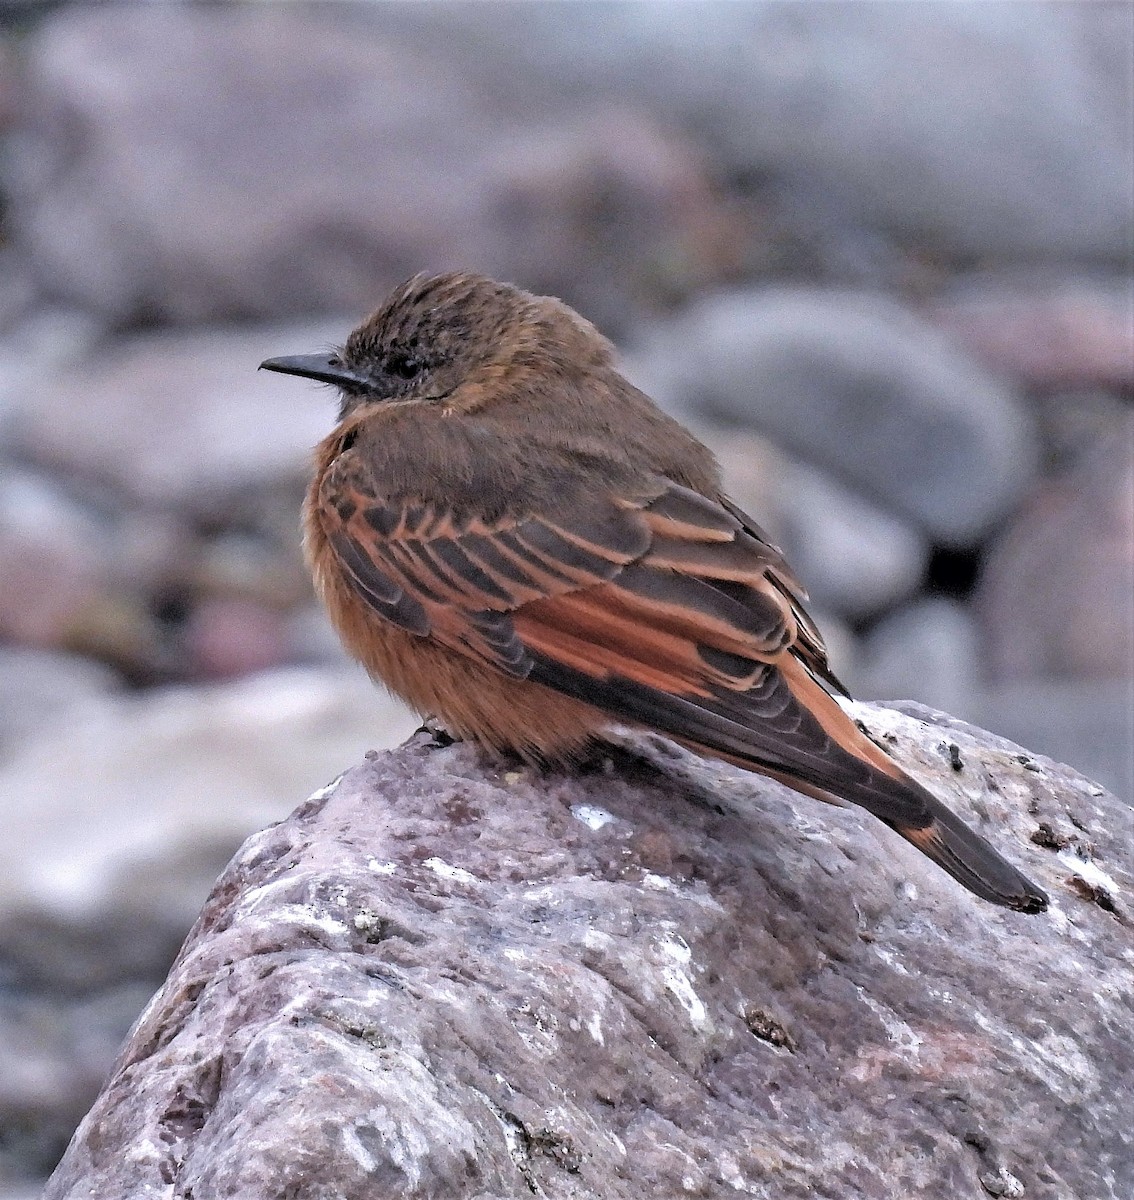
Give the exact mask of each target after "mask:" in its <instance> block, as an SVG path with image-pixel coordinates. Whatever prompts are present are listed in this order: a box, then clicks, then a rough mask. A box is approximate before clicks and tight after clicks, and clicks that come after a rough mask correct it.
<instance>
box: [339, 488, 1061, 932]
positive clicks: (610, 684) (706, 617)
mask: <svg viewBox="0 0 1134 1200" xmlns="http://www.w3.org/2000/svg"><path fill="white" fill-rule="evenodd" d="M336 479H337V482H336ZM365 479H366V476H365V475H360V474H359V473H357V472H355V473H348V474H343V475H339V476H336V474H335V472H332V473H331V474H330V476H328V479H327V482H326V483H325V484H324V488H323V492H322V494H321V496H320V510H319V511H320V520H321V521H322V524H323V528H324V530H325V532H326V534H327V536H328V539H329V541H330V544H331V545H332V547H333V548H334V551H335V553H336V554H337V555H338V557H339V560H340V562H341V563H342V565H343V567H344V569H345V571H346V572H347V575H348V577H349V578H350V580H351V581H352V583H353V585H354V587H355V589H356V590H357V592H358V594H359V595H360V596H361V597H362V598H363V599H364V600H365V601H366V602H367V603H368V604H369V605H370V606H371V607H372V608H373V609H374V611H375V612H376V613H378V614H379V615H380V616H383V617H385V618H386V619H388V620H391V621H393V622H395V623H396V624H399V625H401V626H402V627H403V628H406V629H409V630H411V631H412V632H413V633H415V634H419V635H421V636H428V637H431V638H433V639H435V640H436V641H438V642H441V643H443V644H444V645H446V646H448V647H450V648H451V649H453V650H455V651H457V652H459V653H461V654H465V655H468V656H470V657H472V658H474V659H477V660H479V661H481V662H484V663H487V664H489V665H491V666H492V667H494V668H495V669H497V670H500V671H503V672H505V673H506V674H509V675H512V676H514V677H516V678H526V679H530V680H532V681H534V682H537V683H540V684H543V685H545V686H547V687H549V688H552V689H554V690H555V691H558V692H560V693H562V694H565V695H568V696H572V697H574V698H575V699H578V700H582V701H584V702H586V703H588V704H591V705H594V706H595V707H597V708H599V709H601V710H602V711H604V712H606V713H608V714H609V715H610V716H611V717H612V718H613V719H615V720H624V721H629V722H632V723H635V724H639V725H645V726H647V727H650V728H653V729H656V730H658V731H659V732H662V733H665V734H667V735H669V736H670V737H672V738H675V739H676V740H678V741H680V742H682V743H684V744H686V745H688V746H691V747H693V748H695V749H698V750H701V751H706V752H708V753H711V754H715V755H717V756H719V757H722V758H725V759H727V760H729V761H731V762H734V763H737V764H738V765H741V766H744V767H748V768H750V769H756V770H760V771H764V772H766V773H769V774H772V775H774V776H775V777H777V778H780V779H782V780H783V781H784V782H786V783H789V784H790V785H791V786H793V787H796V788H797V789H799V790H801V791H805V792H808V793H810V794H812V795H816V796H819V797H820V798H823V799H837V798H845V799H848V800H852V801H854V802H855V803H857V804H860V805H862V806H863V807H864V808H866V809H867V810H868V811H870V812H872V813H873V814H874V815H875V816H877V817H879V818H880V819H881V820H883V821H885V822H886V823H887V824H889V825H891V826H892V827H893V828H895V829H896V830H897V831H898V832H899V833H901V834H902V835H903V836H904V837H906V838H907V839H908V840H910V841H912V842H913V843H914V844H915V845H917V846H918V848H919V849H921V850H922V851H923V852H925V853H926V854H928V855H929V856H930V857H931V858H933V859H934V860H935V861H937V862H938V863H939V864H940V865H941V866H943V867H944V868H945V869H946V870H948V871H949V872H950V873H951V874H953V875H954V876H955V877H956V878H957V879H959V880H960V881H961V882H962V883H964V884H965V885H966V886H967V887H969V888H970V889H971V890H973V891H975V892H977V894H979V895H983V896H984V897H985V898H986V899H990V900H993V901H995V902H997V903H1001V904H1008V905H1010V906H1012V907H1017V908H1031V909H1034V908H1036V907H1042V903H1043V893H1042V892H1038V890H1037V889H1035V887H1034V885H1032V884H1030V883H1029V882H1028V881H1027V880H1026V879H1025V878H1024V877H1023V876H1021V875H1020V874H1019V872H1017V871H1016V870H1015V868H1013V867H1012V866H1011V865H1010V864H1008V863H1006V862H1005V861H1004V860H1003V859H1002V858H1000V856H999V855H997V854H996V852H995V851H994V850H992V848H991V847H990V846H989V845H988V844H987V843H986V842H985V841H984V840H983V839H982V838H980V837H978V836H977V835H976V834H973V833H972V832H971V831H970V830H969V829H968V828H967V827H966V826H965V825H964V824H963V823H962V822H960V821H959V820H958V819H957V818H956V817H955V816H954V815H953V814H952V813H950V812H949V810H948V809H946V808H945V807H944V806H943V805H942V804H940V802H939V801H937V800H936V799H935V798H934V797H933V796H932V795H931V794H930V793H929V792H927V791H926V790H925V789H924V788H922V787H921V786H920V785H919V784H917V783H916V782H914V781H913V780H912V779H910V778H909V777H908V776H907V775H905V774H904V772H902V771H901V769H900V768H899V767H898V766H897V764H896V763H894V761H893V760H892V759H890V758H889V756H888V755H886V754H885V753H884V752H883V751H882V750H881V749H879V747H877V746H876V745H875V744H874V743H873V742H872V741H870V740H869V738H867V737H866V736H864V735H863V734H862V733H861V732H860V731H859V730H858V728H857V727H856V726H855V724H854V722H853V721H851V720H850V718H848V717H847V715H846V714H845V713H844V712H843V710H842V709H841V708H840V707H839V706H838V704H837V703H836V702H835V701H834V700H833V699H832V697H831V696H830V694H829V693H828V692H827V691H826V690H825V689H824V687H822V686H821V685H820V683H819V682H818V679H820V678H821V679H825V680H828V681H829V682H831V683H833V684H834V685H835V686H838V684H837V681H836V680H834V677H833V676H832V675H831V673H830V670H829V668H828V667H827V662H826V654H825V651H824V648H823V643H822V639H821V638H820V637H819V634H818V632H817V631H816V630H815V627H814V626H813V625H812V624H811V621H810V619H809V618H808V617H807V616H806V614H805V613H804V611H803V608H802V603H801V598H800V589H799V588H798V584H796V583H795V581H794V579H793V578H792V576H791V574H790V572H789V571H788V569H787V567H786V566H785V564H784V563H783V559H782V556H781V555H780V553H779V551H778V550H776V548H775V547H774V546H772V545H771V544H770V543H769V542H768V540H767V539H766V538H765V537H764V536H763V534H762V533H761V531H760V530H759V527H758V526H756V525H755V524H754V523H753V522H751V521H750V520H749V519H748V518H746V517H745V516H744V514H743V513H741V512H739V510H737V509H736V508H735V507H733V506H732V505H729V504H728V503H727V502H721V503H718V502H716V501H713V500H710V499H707V498H705V497H703V496H701V495H700V494H698V493H696V492H693V491H690V490H689V489H687V488H684V487H681V486H679V485H677V484H676V483H673V482H672V481H670V480H667V479H661V478H658V479H656V480H654V481H652V482H651V483H650V484H649V485H647V486H644V487H643V488H642V489H640V490H639V491H638V492H637V493H634V494H628V493H627V494H617V493H615V492H608V493H605V494H594V493H593V492H585V491H584V490H582V488H581V487H580V490H579V492H578V494H577V495H572V496H570V497H564V499H565V501H567V502H565V503H563V504H561V505H559V507H558V511H557V515H556V516H555V517H552V516H547V515H540V514H538V513H528V514H526V515H521V516H514V517H509V518H504V519H500V520H497V521H484V520H481V519H478V518H476V517H469V516H467V515H459V514H456V513H453V512H451V511H449V510H447V509H445V508H443V507H439V506H437V505H435V504H425V503H405V502H392V501H390V500H389V499H386V498H383V497H382V496H380V495H379V494H377V490H376V489H374V488H372V487H368V486H367V485H366V483H365V482H360V480H362V481H365ZM563 514H570V515H569V516H565V515H563ZM817 677H818V678H817Z"/></svg>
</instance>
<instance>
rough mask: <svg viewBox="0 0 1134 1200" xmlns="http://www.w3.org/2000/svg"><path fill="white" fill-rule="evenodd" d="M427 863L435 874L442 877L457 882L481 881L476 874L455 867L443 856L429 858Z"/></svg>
mask: <svg viewBox="0 0 1134 1200" xmlns="http://www.w3.org/2000/svg"><path fill="white" fill-rule="evenodd" d="M425 865H426V866H427V867H428V868H429V869H430V870H431V871H432V872H433V873H434V874H435V875H440V876H441V878H442V879H452V880H453V881H454V882H455V883H479V882H480V880H479V879H477V877H476V876H475V875H473V874H472V873H471V872H469V871H466V870H464V869H463V868H461V867H454V866H452V865H450V864H449V863H447V862H446V861H445V860H444V859H443V858H437V857H433V858H427V859H426V860H425Z"/></svg>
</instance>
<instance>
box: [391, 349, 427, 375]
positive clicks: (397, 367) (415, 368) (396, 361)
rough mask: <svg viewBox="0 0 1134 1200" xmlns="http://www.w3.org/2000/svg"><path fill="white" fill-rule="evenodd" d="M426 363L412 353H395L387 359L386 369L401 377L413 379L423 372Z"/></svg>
mask: <svg viewBox="0 0 1134 1200" xmlns="http://www.w3.org/2000/svg"><path fill="white" fill-rule="evenodd" d="M424 366H425V364H424V363H423V362H422V361H421V359H419V358H414V357H413V355H411V354H394V355H391V356H390V358H389V359H387V361H386V370H387V371H389V373H390V374H391V375H396V376H397V377H398V378H399V379H413V378H415V377H416V376H418V375H420V374H421V371H422V368H423V367H424Z"/></svg>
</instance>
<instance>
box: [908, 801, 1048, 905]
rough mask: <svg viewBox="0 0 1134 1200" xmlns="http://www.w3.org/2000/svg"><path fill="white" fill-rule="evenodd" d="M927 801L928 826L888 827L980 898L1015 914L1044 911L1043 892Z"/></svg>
mask: <svg viewBox="0 0 1134 1200" xmlns="http://www.w3.org/2000/svg"><path fill="white" fill-rule="evenodd" d="M930 799H931V801H932V802H931V804H930V811H931V813H932V819H931V820H930V823H929V824H928V825H925V826H923V827H921V828H914V827H912V826H909V825H906V826H902V825H898V824H892V826H891V827H892V828H893V829H894V830H895V831H896V832H898V833H900V834H901V835H902V837H904V838H905V839H906V841H907V842H910V843H912V844H913V845H914V846H916V847H917V848H918V849H919V850H920V851H921V852H922V854H925V855H927V856H928V857H929V858H931V859H933V861H934V862H935V863H936V864H937V865H938V866H939V867H941V868H942V870H945V871H948V872H949V874H950V875H952V876H953V878H954V879H955V880H956V881H957V882H958V883H960V884H963V885H964V886H965V887H967V888H968V889H969V891H970V892H973V893H975V894H976V895H977V896H980V897H982V899H985V900H990V901H991V902H992V903H993V904H1002V905H1004V907H1005V908H1014V909H1016V911H1017V912H1026V913H1038V912H1043V911H1044V909H1045V908H1047V893H1046V892H1044V891H1043V890H1042V889H1041V888H1038V887H1036V885H1035V884H1034V883H1032V881H1031V880H1030V879H1028V878H1027V876H1025V875H1024V874H1023V873H1022V872H1020V871H1018V870H1016V868H1015V867H1014V866H1012V864H1011V863H1010V862H1007V861H1006V860H1005V859H1003V858H1001V857H1000V855H999V854H998V853H997V852H996V851H995V850H994V849H993V848H992V847H991V846H990V845H989V844H988V842H986V841H985V840H984V838H982V837H981V836H980V835H979V834H978V833H974V832H973V830H971V829H970V828H969V827H968V826H967V825H966V824H965V823H964V821H962V820H961V819H960V817H958V816H957V815H956V814H955V813H953V812H951V811H950V810H949V809H947V808H946V807H945V805H944V804H941V803H939V802H938V801H936V800H933V799H932V797H931V798H930ZM887 823H888V824H889V822H887Z"/></svg>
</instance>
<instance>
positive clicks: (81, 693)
mask: <svg viewBox="0 0 1134 1200" xmlns="http://www.w3.org/2000/svg"><path fill="white" fill-rule="evenodd" d="M119 682H120V681H119V679H118V676H117V675H116V674H115V673H114V672H113V671H111V670H110V669H109V668H108V667H104V666H102V665H101V664H100V663H96V662H92V661H91V660H90V659H89V658H80V657H79V656H78V655H76V654H59V653H56V652H53V651H50V650H37V649H33V648H32V647H29V646H3V645H0V762H2V761H3V760H4V759H5V758H6V757H7V756H8V755H10V754H11V753H12V751H13V749H14V748H15V747H17V746H19V745H21V744H22V743H23V742H25V741H26V740H27V739H28V738H29V737H32V736H33V735H36V734H38V733H39V732H40V731H41V730H42V729H43V727H44V726H45V725H53V724H56V723H58V722H60V721H61V720H65V719H66V714H67V713H68V710H69V709H71V708H72V707H73V706H75V705H80V704H82V703H83V702H84V701H86V700H90V699H92V698H94V697H99V696H105V695H107V694H108V693H110V692H113V691H116V690H117V688H118V686H119Z"/></svg>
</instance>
